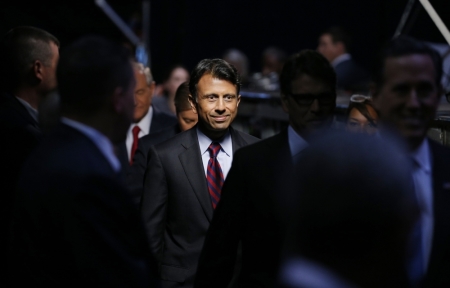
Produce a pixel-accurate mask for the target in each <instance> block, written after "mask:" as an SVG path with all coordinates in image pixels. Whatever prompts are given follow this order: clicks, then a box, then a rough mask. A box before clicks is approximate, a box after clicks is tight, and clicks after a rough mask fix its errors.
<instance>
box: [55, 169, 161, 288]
mask: <svg viewBox="0 0 450 288" xmlns="http://www.w3.org/2000/svg"><path fill="white" fill-rule="evenodd" d="M75 183H76V184H75ZM61 187H63V186H61ZM58 189H60V188H58ZM70 190H72V191H81V192H77V193H75V195H74V197H73V198H72V197H71V198H70V201H69V202H71V203H68V205H69V206H66V207H71V209H67V210H66V211H65V215H66V216H65V217H66V220H67V222H66V224H65V225H64V226H65V234H66V237H65V239H67V241H68V242H69V243H70V245H71V247H72V250H73V255H74V257H75V261H76V262H77V263H76V264H77V265H76V266H77V267H80V269H82V270H81V271H80V272H81V275H80V278H79V280H80V283H91V284H92V285H93V286H98V287H148V286H149V285H150V278H151V277H150V276H151V275H152V274H151V272H153V273H155V274H156V263H155V262H154V261H151V256H150V252H149V249H148V247H147V243H146V237H145V231H144V228H143V225H142V222H141V220H140V217H139V213H138V211H137V210H136V209H134V207H133V206H132V204H131V203H130V200H129V198H128V195H127V194H126V191H125V190H124V188H123V186H122V185H120V184H118V183H117V182H114V181H111V179H110V178H103V177H98V176H97V177H89V178H87V179H85V180H83V181H81V182H80V181H79V182H74V185H71V188H70ZM60 191H61V190H60ZM72 284H73V283H72Z"/></svg>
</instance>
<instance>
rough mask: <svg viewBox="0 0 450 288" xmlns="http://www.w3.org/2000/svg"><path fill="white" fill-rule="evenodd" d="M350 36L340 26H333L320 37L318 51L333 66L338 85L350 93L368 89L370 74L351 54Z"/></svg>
mask: <svg viewBox="0 0 450 288" xmlns="http://www.w3.org/2000/svg"><path fill="white" fill-rule="evenodd" d="M349 49H350V36H349V35H348V34H347V33H346V32H345V31H344V30H343V29H342V28H340V27H331V28H329V29H328V30H326V31H325V32H324V33H322V35H321V36H320V38H319V46H318V47H317V51H319V53H321V54H322V55H323V56H324V57H325V58H327V59H328V61H329V62H330V63H331V65H332V66H333V68H334V70H335V71H336V76H337V87H338V89H340V90H345V91H348V92H349V93H350V94H351V93H355V92H359V91H367V86H368V85H367V84H368V83H369V74H368V73H367V71H365V70H364V69H363V68H362V67H361V66H359V65H358V64H357V63H356V62H355V61H354V60H353V59H352V56H351V55H350V54H349Z"/></svg>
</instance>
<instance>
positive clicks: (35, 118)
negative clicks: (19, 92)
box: [16, 97, 39, 122]
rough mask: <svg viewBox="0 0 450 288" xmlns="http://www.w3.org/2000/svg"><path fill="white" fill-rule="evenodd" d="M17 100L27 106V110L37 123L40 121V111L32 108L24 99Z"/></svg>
mask: <svg viewBox="0 0 450 288" xmlns="http://www.w3.org/2000/svg"><path fill="white" fill-rule="evenodd" d="M16 98H17V100H19V102H20V103H22V105H23V106H25V109H27V111H28V113H30V115H31V117H33V119H34V120H35V121H36V122H39V121H38V111H37V110H36V109H34V108H33V107H31V105H30V103H28V102H27V101H25V100H23V99H22V98H19V97H16Z"/></svg>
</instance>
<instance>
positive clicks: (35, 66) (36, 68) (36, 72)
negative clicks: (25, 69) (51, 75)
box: [33, 60, 44, 81]
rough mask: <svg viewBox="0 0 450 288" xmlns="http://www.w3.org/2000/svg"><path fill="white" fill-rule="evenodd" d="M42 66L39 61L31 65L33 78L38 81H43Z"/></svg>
mask: <svg viewBox="0 0 450 288" xmlns="http://www.w3.org/2000/svg"><path fill="white" fill-rule="evenodd" d="M43 66H44V65H43V64H42V62H41V61H39V60H36V61H34V63H33V72H34V76H35V77H36V78H37V79H39V81H42V79H44V75H43V72H44V71H43Z"/></svg>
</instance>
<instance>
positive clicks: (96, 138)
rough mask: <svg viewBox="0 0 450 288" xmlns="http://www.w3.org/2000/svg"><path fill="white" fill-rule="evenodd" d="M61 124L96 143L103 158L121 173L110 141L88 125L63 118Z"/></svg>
mask: <svg viewBox="0 0 450 288" xmlns="http://www.w3.org/2000/svg"><path fill="white" fill-rule="evenodd" d="M61 122H63V123H64V124H66V125H68V126H70V127H72V128H74V129H76V130H78V131H80V132H81V133H82V134H83V135H85V136H86V137H88V138H89V139H90V140H91V141H92V142H94V144H95V146H97V148H98V149H99V150H100V152H101V153H102V154H103V156H105V158H106V160H107V161H108V162H109V164H110V165H111V167H112V168H113V170H114V171H115V172H119V170H120V162H119V160H118V159H117V156H116V155H115V154H114V147H113V145H112V144H111V141H109V139H108V138H107V137H106V136H105V135H103V134H102V133H100V132H99V131H97V130H95V129H94V128H92V127H90V126H88V125H85V124H83V123H80V122H78V121H74V120H72V119H68V118H65V117H61Z"/></svg>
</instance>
